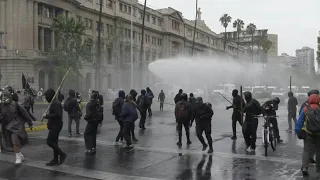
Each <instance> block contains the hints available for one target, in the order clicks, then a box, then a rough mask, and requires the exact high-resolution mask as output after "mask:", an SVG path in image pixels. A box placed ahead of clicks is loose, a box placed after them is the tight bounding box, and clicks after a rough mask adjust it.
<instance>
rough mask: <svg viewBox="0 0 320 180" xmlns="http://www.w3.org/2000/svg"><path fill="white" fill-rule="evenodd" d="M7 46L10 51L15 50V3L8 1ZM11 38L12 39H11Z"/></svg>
mask: <svg viewBox="0 0 320 180" xmlns="http://www.w3.org/2000/svg"><path fill="white" fill-rule="evenodd" d="M5 4H6V10H5V12H6V16H5V17H6V25H5V27H6V30H5V32H6V37H7V38H6V42H5V44H6V46H7V49H8V50H12V49H13V42H14V39H15V37H14V27H13V26H14V24H13V18H14V11H13V10H12V9H13V1H6V3H5ZM9 37H10V38H9Z"/></svg>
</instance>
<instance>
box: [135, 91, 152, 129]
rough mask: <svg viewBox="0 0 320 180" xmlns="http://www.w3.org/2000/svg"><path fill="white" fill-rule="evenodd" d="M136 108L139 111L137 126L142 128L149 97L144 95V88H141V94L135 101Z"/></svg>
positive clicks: (143, 127)
mask: <svg viewBox="0 0 320 180" xmlns="http://www.w3.org/2000/svg"><path fill="white" fill-rule="evenodd" d="M137 105H138V109H139V111H140V123H139V127H140V128H141V129H143V130H145V129H146V127H145V123H146V118H147V109H148V108H149V106H150V102H149V98H148V97H147V96H146V90H144V89H142V90H141V95H140V96H139V97H138V101H137Z"/></svg>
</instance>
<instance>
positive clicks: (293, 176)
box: [288, 169, 301, 180]
mask: <svg viewBox="0 0 320 180" xmlns="http://www.w3.org/2000/svg"><path fill="white" fill-rule="evenodd" d="M300 171H301V170H300V169H298V170H297V171H296V172H294V173H293V174H292V175H291V176H290V178H289V179H288V180H293V179H296V177H295V176H296V175H297V174H298V173H299V172H300Z"/></svg>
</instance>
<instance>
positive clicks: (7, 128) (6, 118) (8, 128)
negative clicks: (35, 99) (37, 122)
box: [0, 101, 32, 147]
mask: <svg viewBox="0 0 320 180" xmlns="http://www.w3.org/2000/svg"><path fill="white" fill-rule="evenodd" d="M0 116H1V117H2V118H1V123H2V126H3V127H2V130H3V131H4V132H3V137H4V139H5V142H7V145H9V146H10V147H11V146H12V143H10V142H11V136H10V134H11V133H15V134H16V135H18V136H19V137H20V143H21V145H25V144H27V143H28V134H27V132H26V130H25V123H26V122H27V123H28V124H29V126H32V119H31V118H30V116H29V114H28V112H27V111H26V110H25V109H24V108H23V107H22V106H20V105H19V104H18V103H17V102H15V101H12V102H11V103H10V104H6V105H2V106H1V109H0Z"/></svg>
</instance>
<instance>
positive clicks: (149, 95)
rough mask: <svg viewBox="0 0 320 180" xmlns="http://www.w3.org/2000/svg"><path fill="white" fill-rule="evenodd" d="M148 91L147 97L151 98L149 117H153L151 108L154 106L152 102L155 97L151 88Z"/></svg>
mask: <svg viewBox="0 0 320 180" xmlns="http://www.w3.org/2000/svg"><path fill="white" fill-rule="evenodd" d="M146 90H147V93H146V96H147V97H148V98H149V102H150V104H149V107H148V114H149V117H151V116H152V109H151V106H152V100H153V98H154V95H153V92H152V91H151V89H150V88H149V87H147V89H146Z"/></svg>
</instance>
